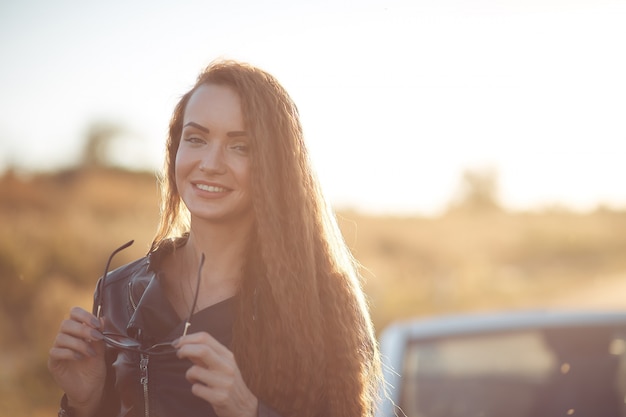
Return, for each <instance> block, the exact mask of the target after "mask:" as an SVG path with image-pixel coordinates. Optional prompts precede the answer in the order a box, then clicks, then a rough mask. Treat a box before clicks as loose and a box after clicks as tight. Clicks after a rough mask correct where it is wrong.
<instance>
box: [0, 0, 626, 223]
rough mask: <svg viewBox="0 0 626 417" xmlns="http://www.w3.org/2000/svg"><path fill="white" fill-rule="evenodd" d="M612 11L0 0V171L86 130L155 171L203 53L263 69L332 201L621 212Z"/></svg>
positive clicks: (620, 88) (425, 3)
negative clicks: (494, 198) (283, 93)
mask: <svg viewBox="0 0 626 417" xmlns="http://www.w3.org/2000/svg"><path fill="white" fill-rule="evenodd" d="M625 51H626V1H611V0H569V1H565V0H525V1H522V0H509V1H507V0H360V1H351V2H349V1H345V0H335V1H333V0H316V1H303V0H275V1H267V0H235V1H216V0H205V1H193V0H182V1H164V0H151V1H143V0H137V1H132V0H124V1H122V0H110V1H107V2H102V1H98V2H96V1H89V0H82V1H73V0H72V1H71V0H57V1H55V2H50V1H43V0H4V1H2V2H0V60H1V61H0V62H1V65H0V171H1V170H4V169H6V168H7V167H9V166H17V167H19V168H20V169H24V170H28V171H49V170H54V169H58V168H62V167H66V166H69V165H72V164H75V163H76V161H77V160H78V159H79V158H80V155H81V150H82V146H83V139H84V137H85V133H86V131H87V129H88V127H89V126H90V124H91V123H93V122H96V121H106V122H111V123H116V124H119V125H120V126H123V127H124V129H125V130H126V131H127V132H128V133H127V134H126V135H124V136H121V137H120V138H118V139H117V140H116V141H115V142H114V143H113V145H114V146H113V148H112V158H113V159H114V160H115V162H116V163H117V164H119V165H122V166H125V167H128V168H133V169H149V170H157V169H159V168H160V166H161V161H162V156H163V149H164V147H163V143H164V140H165V134H166V130H167V124H168V121H169V117H170V115H171V112H172V110H173V108H174V105H175V103H176V101H177V100H178V98H179V97H180V96H181V95H182V94H183V93H184V92H185V91H187V90H188V89H189V88H190V87H191V86H192V85H193V82H194V80H195V77H196V75H197V74H198V72H199V71H200V70H201V69H202V68H203V67H204V66H205V65H206V64H208V63H209V62H210V61H212V60H214V59H216V58H232V59H238V60H242V61H246V62H250V63H252V64H254V65H257V66H259V67H261V68H263V69H265V70H267V71H268V72H270V73H272V74H273V75H275V76H276V77H277V78H278V79H279V80H280V82H281V83H282V84H283V85H284V86H285V88H286V89H287V90H288V91H289V93H290V94H291V96H292V98H293V99H294V101H295V102H296V104H297V105H298V108H299V110H300V113H301V117H302V123H303V126H304V131H305V136H306V140H307V143H308V146H309V150H310V153H311V158H312V161H313V164H314V166H315V168H316V171H317V173H318V176H319V178H320V181H321V182H322V186H323V187H324V189H325V191H326V194H327V196H328V198H329V200H330V201H331V202H332V204H333V205H334V206H335V207H336V208H353V209H357V210H360V211H365V212H370V213H377V214H425V215H428V214H436V213H439V212H441V211H442V210H444V209H445V208H446V207H447V205H448V204H449V203H450V201H451V199H453V197H454V196H455V195H456V193H457V191H458V188H459V183H460V179H461V176H462V173H463V172H465V171H466V170H473V171H483V170H492V171H493V172H496V173H497V175H498V181H499V190H500V198H501V200H502V203H503V204H504V205H505V206H506V207H508V208H511V209H516V210H526V209H534V208H541V207H546V206H554V205H559V206H567V207H570V208H572V209H576V210H589V209H593V208H594V207H596V206H597V205H599V204H602V205H606V206H610V207H616V208H623V207H626V185H625V184H624V183H625V181H624V179H626V163H625V161H624V160H625V159H626V158H625V155H626V151H625V149H626V77H625V76H624V74H626V53H625Z"/></svg>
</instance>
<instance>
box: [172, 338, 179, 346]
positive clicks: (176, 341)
mask: <svg viewBox="0 0 626 417" xmlns="http://www.w3.org/2000/svg"><path fill="white" fill-rule="evenodd" d="M178 342H180V337H179V338H178V339H176V340H174V341H173V342H172V346H176V345H177V344H178Z"/></svg>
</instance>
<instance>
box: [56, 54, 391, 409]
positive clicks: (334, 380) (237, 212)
mask: <svg viewBox="0 0 626 417" xmlns="http://www.w3.org/2000/svg"><path fill="white" fill-rule="evenodd" d="M162 196H163V198H162V217H161V221H160V224H159V227H158V231H157V233H156V236H155V239H154V241H153V244H152V247H151V249H150V252H149V253H148V255H147V256H146V257H144V258H141V259H139V260H137V261H135V262H133V263H131V264H129V265H126V266H123V267H121V268H119V269H117V270H115V271H112V272H110V273H107V272H105V275H104V276H103V277H102V278H101V279H100V281H99V282H98V287H97V289H96V293H95V303H94V309H93V312H92V313H89V312H87V311H85V310H83V309H81V308H79V307H75V308H73V309H72V311H71V312H70V317H69V318H68V319H67V320H65V321H63V323H62V324H61V327H60V330H59V333H58V335H57V337H56V340H55V342H54V344H53V346H52V348H51V350H50V358H49V369H50V371H51V372H52V374H53V376H54V377H55V379H56V381H57V383H58V384H59V385H60V386H61V388H62V389H63V390H64V392H65V396H64V397H63V400H62V404H61V411H60V412H59V414H60V415H66V416H77V417H82V416H85V417H87V416H106V417H109V416H183V415H184V416H203V417H206V416H219V417H235V416H237V417H241V416H257V415H259V416H282V417H292V416H293V417H296V416H298V417H307V416H311V417H313V416H316V417H322V416H330V417H355V416H371V415H372V414H373V410H374V407H375V403H376V397H377V393H378V392H379V389H380V365H379V357H378V350H377V344H376V341H375V338H374V333H373V329H372V325H371V322H370V318H369V314H368V311H367V308H366V304H365V301H364V297H363V293H362V291H361V288H360V283H359V276H358V273H357V267H356V265H355V262H354V260H353V258H352V257H351V255H350V253H349V250H348V249H347V247H346V245H345V243H344V241H343V239H342V237H341V234H340V232H339V230H338V228H337V225H336V222H335V218H334V216H333V214H332V212H331V210H330V208H329V207H328V205H327V204H326V202H325V201H324V198H323V196H322V193H321V190H320V188H319V184H318V182H317V180H316V178H315V176H314V174H313V172H312V170H311V165H310V162H309V159H308V155H307V151H306V147H305V144H304V141H303V134H302V128H301V125H300V121H299V116H298V111H297V109H296V106H295V104H294V103H293V102H292V100H291V98H290V97H289V95H288V94H287V92H286V91H285V90H284V89H283V87H282V86H281V85H280V84H279V83H278V81H277V80H276V79H275V78H274V77H272V76H271V75H270V74H268V73H266V72H264V71H262V70H260V69H258V68H255V67H252V66H250V65H247V64H242V63H238V62H232V61H220V62H215V63H213V64H211V65H209V66H208V67H207V68H206V69H205V70H204V71H203V72H202V73H201V74H200V76H199V77H198V79H197V82H196V84H195V86H194V87H193V88H192V89H191V90H190V91H189V92H187V93H186V94H185V95H184V96H183V97H182V98H181V100H180V102H179V103H178V104H177V106H176V108H175V110H174V114H173V116H172V119H171V122H170V130H169V137H168V140H167V151H166V158H165V170H164V175H163V181H162ZM109 261H110V260H109ZM107 271H108V264H107Z"/></svg>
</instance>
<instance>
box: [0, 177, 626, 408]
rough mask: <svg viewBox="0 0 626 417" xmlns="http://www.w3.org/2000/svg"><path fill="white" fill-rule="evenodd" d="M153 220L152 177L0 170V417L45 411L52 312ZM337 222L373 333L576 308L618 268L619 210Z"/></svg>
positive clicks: (343, 216)
mask: <svg viewBox="0 0 626 417" xmlns="http://www.w3.org/2000/svg"><path fill="white" fill-rule="evenodd" d="M157 216H158V207H157V186H156V180H155V179H154V176H153V175H150V174H145V173H130V172H124V171H117V170H107V169H99V170H97V169H92V170H80V171H79V170H70V171H66V172H60V173H55V174H47V175H32V176H24V175H17V174H15V173H7V174H5V175H4V176H3V177H1V178H0V332H1V334H2V338H1V339H0V348H1V350H2V355H1V356H0V410H3V415H4V414H6V415H11V416H14V417H15V416H17V417H21V416H38V415H41V416H43V415H54V412H55V409H56V404H57V400H58V396H59V394H60V393H59V390H58V389H57V388H56V387H55V385H54V383H53V381H52V379H51V377H50V375H49V374H48V372H47V369H46V360H47V352H48V349H49V347H50V345H51V343H52V339H53V337H54V335H55V334H56V331H57V328H58V325H59V323H60V321H61V320H62V318H63V317H64V316H65V315H66V314H67V312H68V310H69V308H70V307H71V306H73V305H81V306H83V307H85V308H89V307H90V305H91V295H92V291H93V287H94V284H95V282H96V280H97V278H98V277H99V276H100V275H101V274H102V269H103V267H104V263H105V261H106V257H107V256H108V254H109V253H110V251H111V250H112V249H113V248H115V247H117V246H119V245H120V244H121V243H123V242H126V241H127V240H130V239H135V245H134V246H133V247H131V248H130V249H128V250H127V251H125V252H123V253H122V254H120V256H119V257H118V258H117V264H121V263H125V262H128V261H130V260H132V259H134V258H137V257H139V256H141V255H143V254H144V253H145V252H146V251H147V249H148V246H149V244H150V242H151V239H152V235H153V232H154V230H155V227H156V221H157ZM338 220H339V224H340V227H341V229H342V231H343V233H344V236H345V239H346V241H347V242H348V245H349V246H350V247H351V248H352V251H353V254H354V256H355V257H356V258H357V260H358V261H359V262H360V263H361V264H362V266H363V277H364V288H365V290H366V292H367V294H368V297H369V300H370V305H371V310H372V315H373V319H374V322H375V325H376V328H377V330H378V331H380V330H381V329H382V328H384V327H385V326H386V325H387V324H388V323H389V322H391V321H393V320H397V319H403V318H408V317H415V316H427V315H435V314H447V313H462V312H469V311H477V310H504V309H520V308H537V307H551V306H555V305H558V306H566V307H574V308H575V307H577V305H578V304H577V303H578V301H577V298H576V297H572V294H579V296H578V297H580V294H582V295H585V294H592V292H591V291H589V290H588V289H589V288H595V289H596V290H597V288H600V287H601V286H602V285H603V283H611V284H614V283H615V282H624V280H622V279H621V278H620V277H622V276H626V212H624V211H622V212H620V211H610V210H601V209H599V210H596V211H595V212H593V213H588V214H575V213H570V212H568V211H566V210H544V211H537V212H533V213H510V212H505V211H501V210H487V211H463V210H455V211H452V212H450V213H447V214H445V215H441V216H439V217H436V218H423V217H417V216H416V217H371V216H365V215H361V214H359V213H354V212H341V213H338ZM594 294H595V296H594V297H595V298H594V300H595V301H594V302H592V303H591V306H592V307H603V300H604V298H603V295H602V292H598V291H596V292H595V293H594ZM578 299H579V298H578ZM563 300H567V301H565V302H564V301H563ZM580 305H581V306H585V307H589V306H590V303H581V304H580ZM607 306H608V304H607Z"/></svg>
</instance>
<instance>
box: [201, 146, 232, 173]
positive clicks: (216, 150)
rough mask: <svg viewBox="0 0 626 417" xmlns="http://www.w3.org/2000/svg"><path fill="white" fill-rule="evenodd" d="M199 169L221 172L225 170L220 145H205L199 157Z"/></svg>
mask: <svg viewBox="0 0 626 417" xmlns="http://www.w3.org/2000/svg"><path fill="white" fill-rule="evenodd" d="M199 168H200V171H202V172H205V173H209V174H221V173H224V172H225V171H226V165H225V161H224V152H223V150H222V148H221V147H220V146H207V147H206V148H205V149H204V152H203V153H202V156H201V159H200V166H199Z"/></svg>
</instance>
